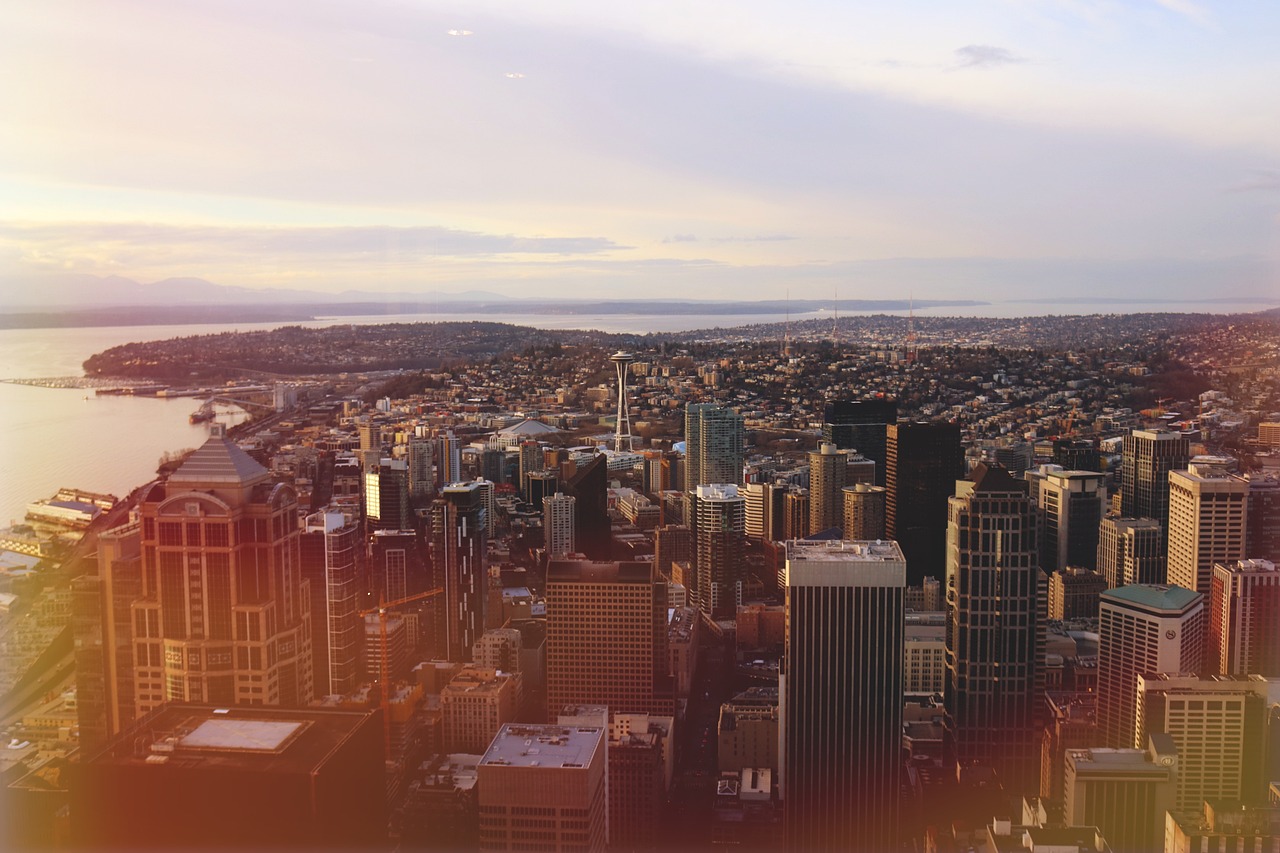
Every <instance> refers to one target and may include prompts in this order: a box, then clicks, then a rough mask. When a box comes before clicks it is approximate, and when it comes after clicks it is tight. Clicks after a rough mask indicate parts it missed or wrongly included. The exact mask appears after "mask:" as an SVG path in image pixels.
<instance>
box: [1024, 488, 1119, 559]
mask: <svg viewBox="0 0 1280 853" xmlns="http://www.w3.org/2000/svg"><path fill="white" fill-rule="evenodd" d="M1038 485H1039V487H1040V488H1039V495H1038V497H1037V500H1036V506H1037V512H1039V514H1040V521H1041V528H1040V529H1041V531H1042V536H1041V540H1040V566H1041V568H1043V569H1044V570H1045V571H1046V572H1056V571H1058V570H1059V569H1064V568H1066V567H1067V566H1083V567H1084V568H1086V569H1093V568H1097V565H1098V524H1099V522H1101V521H1102V517H1103V515H1105V514H1106V505H1107V485H1106V477H1105V476H1104V475H1102V474H1095V473H1093V472H1091V471H1048V472H1046V473H1045V475H1044V476H1043V477H1041V478H1039V480H1038Z"/></svg>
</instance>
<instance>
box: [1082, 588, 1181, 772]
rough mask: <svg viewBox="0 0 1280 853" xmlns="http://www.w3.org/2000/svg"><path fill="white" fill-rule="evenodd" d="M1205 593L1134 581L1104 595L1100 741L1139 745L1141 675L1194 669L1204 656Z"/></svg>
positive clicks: (1119, 745)
mask: <svg viewBox="0 0 1280 853" xmlns="http://www.w3.org/2000/svg"><path fill="white" fill-rule="evenodd" d="M1205 629H1206V628H1205V613H1204V596H1202V595H1200V594H1199V593H1198V592H1195V591H1193V590H1189V589H1183V588H1182V587H1179V586H1166V585H1164V584H1130V585H1129V586H1122V587H1118V588H1116V589H1110V590H1107V591H1106V592H1104V593H1103V594H1102V600H1101V604H1100V605H1099V619H1098V634H1099V639H1098V729H1099V730H1100V732H1101V734H1102V742H1103V743H1104V744H1106V745H1107V746H1110V747H1115V748H1118V749H1138V748H1140V747H1139V744H1141V742H1142V741H1141V737H1142V733H1141V732H1140V731H1139V730H1138V720H1137V713H1138V712H1137V702H1138V693H1137V690H1138V676H1140V675H1144V674H1146V675H1150V674H1152V673H1157V672H1196V671H1197V670H1198V669H1199V668H1200V665H1201V662H1202V660H1203V656H1204V643H1205Z"/></svg>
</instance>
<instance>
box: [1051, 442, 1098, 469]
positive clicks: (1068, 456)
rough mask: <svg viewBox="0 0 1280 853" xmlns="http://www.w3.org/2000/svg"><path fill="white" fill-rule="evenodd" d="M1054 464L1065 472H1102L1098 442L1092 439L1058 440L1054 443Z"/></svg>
mask: <svg viewBox="0 0 1280 853" xmlns="http://www.w3.org/2000/svg"><path fill="white" fill-rule="evenodd" d="M1053 464H1054V465H1057V466H1058V467H1060V468H1062V469H1063V470H1064V471H1101V470H1102V457H1101V455H1100V454H1099V453H1098V442H1097V440H1095V439H1092V438H1057V439H1054V442H1053Z"/></svg>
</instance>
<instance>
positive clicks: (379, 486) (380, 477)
mask: <svg viewBox="0 0 1280 853" xmlns="http://www.w3.org/2000/svg"><path fill="white" fill-rule="evenodd" d="M364 517H365V521H366V522H367V524H368V528H369V531H370V532H373V531H374V530H407V529H409V528H410V527H412V526H413V525H412V518H413V514H412V512H411V511H410V506H409V465H408V463H406V462H405V461H404V460H403V459H382V460H381V461H380V462H379V463H378V464H376V465H372V466H369V467H367V468H366V469H365V472H364Z"/></svg>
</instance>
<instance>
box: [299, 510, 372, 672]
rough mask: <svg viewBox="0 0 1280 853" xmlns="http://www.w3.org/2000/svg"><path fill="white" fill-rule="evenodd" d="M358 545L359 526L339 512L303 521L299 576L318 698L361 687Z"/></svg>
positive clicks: (319, 515)
mask: <svg viewBox="0 0 1280 853" xmlns="http://www.w3.org/2000/svg"><path fill="white" fill-rule="evenodd" d="M360 542H361V536H360V525H359V524H358V523H357V522H355V521H353V520H349V519H348V518H347V517H346V516H344V515H343V514H342V513H341V512H317V513H313V514H312V515H309V516H307V518H306V522H305V524H304V527H303V533H302V537H301V553H302V576H303V578H304V579H305V580H306V581H307V583H308V585H309V587H310V590H311V648H312V665H313V675H312V682H313V684H314V685H315V693H316V695H317V696H331V695H334V694H339V695H342V694H347V693H351V692H352V691H354V690H355V689H356V687H357V686H358V685H359V683H360V651H361V640H362V639H363V635H364V631H363V628H362V626H361V620H360V613H359V611H360V579H359V577H358V565H357V560H358V558H359V549H360Z"/></svg>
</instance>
